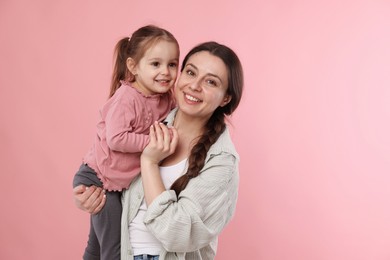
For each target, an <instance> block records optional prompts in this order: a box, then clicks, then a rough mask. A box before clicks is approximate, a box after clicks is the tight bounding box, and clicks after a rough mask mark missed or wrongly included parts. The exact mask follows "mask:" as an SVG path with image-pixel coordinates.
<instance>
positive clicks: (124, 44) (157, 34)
mask: <svg viewBox="0 0 390 260" xmlns="http://www.w3.org/2000/svg"><path fill="white" fill-rule="evenodd" d="M160 40H166V41H170V42H174V43H175V44H176V45H177V47H178V49H179V43H178V42H177V40H176V38H175V37H174V36H173V35H172V34H171V33H170V32H168V31H167V30H165V29H162V28H159V27H157V26H154V25H147V26H144V27H141V28H139V29H138V30H136V31H135V32H134V33H133V34H132V35H131V38H129V37H125V38H122V39H121V40H119V42H118V43H117V44H116V46H115V49H114V71H113V73H112V79H111V87H110V94H109V97H112V95H114V93H115V91H116V90H117V89H118V88H119V87H120V86H121V83H120V81H121V80H126V81H130V82H132V81H134V75H133V74H132V73H131V72H130V71H129V70H128V69H127V64H126V61H127V59H128V58H129V57H131V58H132V59H133V60H134V61H135V63H136V64H137V63H138V62H139V61H140V59H141V58H142V57H143V56H144V54H145V52H146V50H147V49H148V48H150V47H151V46H153V45H154V44H155V43H157V42H158V41H160Z"/></svg>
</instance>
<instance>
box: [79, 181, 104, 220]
mask: <svg viewBox="0 0 390 260" xmlns="http://www.w3.org/2000/svg"><path fill="white" fill-rule="evenodd" d="M73 199H74V202H75V204H76V206H77V207H78V208H79V209H81V210H84V211H86V212H88V213H91V214H96V213H98V212H99V211H100V210H101V209H102V208H103V206H104V204H105V203H106V195H105V192H104V190H103V189H102V188H99V187H96V186H90V187H86V186H84V185H79V186H76V187H75V188H74V189H73Z"/></svg>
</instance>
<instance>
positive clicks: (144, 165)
mask: <svg viewBox="0 0 390 260" xmlns="http://www.w3.org/2000/svg"><path fill="white" fill-rule="evenodd" d="M149 138H150V140H149V144H148V145H147V146H146V147H145V149H144V151H143V152H142V154H141V176H142V184H143V186H144V194H145V200H146V204H147V205H150V204H151V203H152V202H153V200H154V199H155V198H156V197H157V196H159V195H160V194H161V193H162V192H164V191H165V187H164V184H163V181H162V179H161V176H160V170H159V163H160V162H161V161H162V160H163V159H165V158H166V157H168V156H169V155H171V154H173V153H174V152H175V149H176V146H177V143H178V140H179V136H178V134H177V131H176V129H175V128H168V127H167V126H165V125H164V124H162V123H157V122H156V123H154V124H153V125H152V126H151V127H150V133H149Z"/></svg>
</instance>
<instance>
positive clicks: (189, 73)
mask: <svg viewBox="0 0 390 260" xmlns="http://www.w3.org/2000/svg"><path fill="white" fill-rule="evenodd" d="M186 73H187V74H188V75H190V76H194V75H195V73H194V72H193V71H192V70H187V71H186Z"/></svg>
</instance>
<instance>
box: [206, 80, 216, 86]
mask: <svg viewBox="0 0 390 260" xmlns="http://www.w3.org/2000/svg"><path fill="white" fill-rule="evenodd" d="M207 84H209V85H212V86H217V82H216V81H215V80H212V79H209V80H207Z"/></svg>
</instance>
